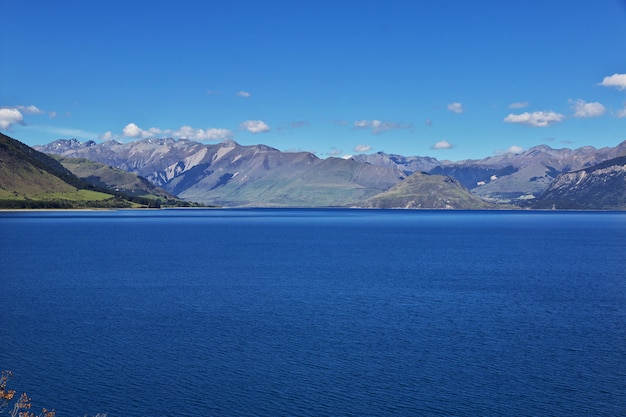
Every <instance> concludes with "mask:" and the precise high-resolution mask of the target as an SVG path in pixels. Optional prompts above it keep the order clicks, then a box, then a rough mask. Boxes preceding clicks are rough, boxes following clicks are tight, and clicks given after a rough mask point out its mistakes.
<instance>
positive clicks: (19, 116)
mask: <svg viewBox="0 0 626 417" xmlns="http://www.w3.org/2000/svg"><path fill="white" fill-rule="evenodd" d="M46 113H47V114H48V116H49V117H50V118H53V117H56V115H57V114H56V112H54V111H51V112H45V111H43V110H41V109H39V108H38V107H37V106H33V105H30V106H4V107H0V129H2V130H11V127H12V126H13V125H16V124H19V125H24V124H25V122H24V115H39V114H46Z"/></svg>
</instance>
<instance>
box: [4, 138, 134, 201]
mask: <svg viewBox="0 0 626 417" xmlns="http://www.w3.org/2000/svg"><path fill="white" fill-rule="evenodd" d="M131 206H132V203H130V202H129V201H126V200H124V199H122V198H120V197H116V196H114V195H113V194H111V193H107V192H103V191H101V190H96V189H94V187H92V186H90V185H89V184H87V183H86V182H84V181H82V180H81V179H79V178H78V177H76V176H75V175H74V174H72V173H71V172H70V171H69V170H67V169H66V168H64V167H63V165H61V164H60V163H59V162H58V161H56V160H54V159H53V158H50V157H49V156H47V155H46V154H43V153H41V152H38V151H36V150H34V149H32V148H30V147H29V146H27V145H25V144H23V143H22V142H19V141H17V140H15V139H12V138H10V137H8V136H6V135H4V134H1V133H0V208H90V207H131Z"/></svg>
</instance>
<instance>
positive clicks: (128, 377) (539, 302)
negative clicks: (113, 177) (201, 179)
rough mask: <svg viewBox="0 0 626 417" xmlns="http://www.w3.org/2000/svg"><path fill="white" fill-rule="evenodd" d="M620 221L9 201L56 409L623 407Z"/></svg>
mask: <svg viewBox="0 0 626 417" xmlns="http://www.w3.org/2000/svg"><path fill="white" fill-rule="evenodd" d="M625 267H626V213H615V212H613V213H610V212H609V213H598V212H594V213H591V212H587V213H585V212H458V211H445V212H443V211H404V210H397V211H387V210H340V209H338V210H332V209H328V210H308V209H294V210H291V209H278V210H275V209H259V210H252V209H250V210H160V211H147V210H146V211H131V210H129V211H123V210H122V211H85V212H82V211H81V212H0V296H1V300H2V308H1V311H2V317H1V318H0V335H1V336H0V337H1V342H0V368H2V369H10V370H12V371H13V373H14V375H15V376H14V378H13V380H12V381H11V384H10V385H11V386H12V387H13V388H14V389H17V390H18V391H27V392H28V394H29V395H30V397H31V398H32V400H33V403H34V404H35V406H37V407H42V406H45V407H48V408H54V409H56V410H57V416H58V417H78V416H84V415H85V414H88V415H93V414H95V413H98V412H100V413H108V416H109V417H124V416H409V415H432V416H455V415H456V416H505V415H507V416H508V415H515V416H540V415H542V416H543V415H545V416H592V415H593V416H618V415H626V272H625Z"/></svg>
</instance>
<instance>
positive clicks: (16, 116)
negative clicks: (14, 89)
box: [0, 108, 24, 130]
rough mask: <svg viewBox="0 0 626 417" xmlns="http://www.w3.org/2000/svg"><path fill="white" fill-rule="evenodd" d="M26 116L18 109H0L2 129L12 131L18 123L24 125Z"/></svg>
mask: <svg viewBox="0 0 626 417" xmlns="http://www.w3.org/2000/svg"><path fill="white" fill-rule="evenodd" d="M23 121H24V116H23V115H22V113H21V112H20V111H19V110H18V109H16V108H0V129H2V130H10V129H11V126H12V125H14V124H16V123H20V124H21V123H23Z"/></svg>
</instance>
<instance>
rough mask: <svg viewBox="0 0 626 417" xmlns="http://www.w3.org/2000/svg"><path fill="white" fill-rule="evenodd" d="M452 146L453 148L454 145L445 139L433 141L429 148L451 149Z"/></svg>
mask: <svg viewBox="0 0 626 417" xmlns="http://www.w3.org/2000/svg"><path fill="white" fill-rule="evenodd" d="M452 148H454V145H452V144H451V143H450V142H448V141H447V140H440V141H439V142H437V143H435V144H434V145H433V146H431V147H430V149H452Z"/></svg>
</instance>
